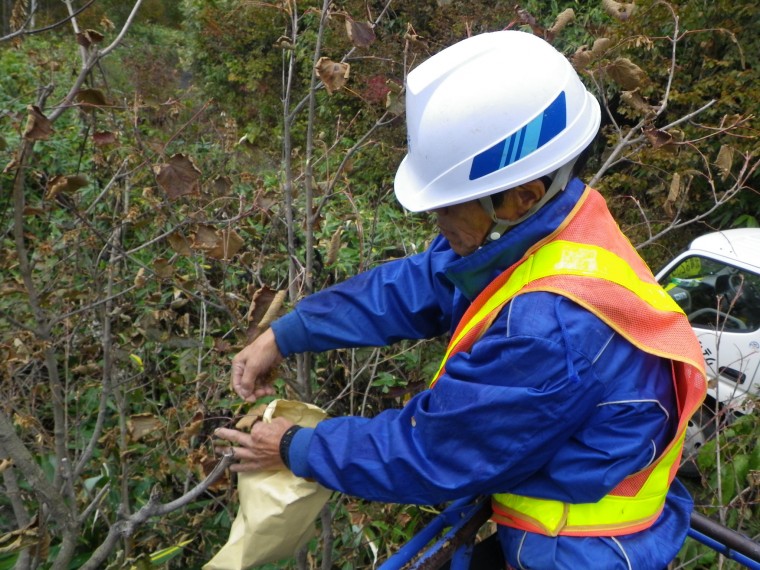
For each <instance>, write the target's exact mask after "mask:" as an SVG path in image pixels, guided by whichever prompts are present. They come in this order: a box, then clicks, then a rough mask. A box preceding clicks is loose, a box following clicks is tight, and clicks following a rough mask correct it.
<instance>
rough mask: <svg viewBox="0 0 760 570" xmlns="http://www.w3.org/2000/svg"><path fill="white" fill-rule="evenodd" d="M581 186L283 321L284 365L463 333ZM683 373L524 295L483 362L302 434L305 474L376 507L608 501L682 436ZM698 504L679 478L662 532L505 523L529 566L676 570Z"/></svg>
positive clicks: (333, 293)
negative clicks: (567, 531) (477, 306)
mask: <svg viewBox="0 0 760 570" xmlns="http://www.w3.org/2000/svg"><path fill="white" fill-rule="evenodd" d="M583 189H584V185H583V183H582V182H581V181H580V180H577V179H575V180H573V181H572V182H571V183H570V184H569V185H568V187H567V188H566V189H565V190H564V191H563V192H562V193H561V194H560V195H559V196H558V197H556V198H555V199H554V200H552V201H551V202H549V203H548V204H547V205H546V206H544V207H543V208H542V209H541V210H539V211H538V212H537V213H536V214H535V215H533V216H532V217H531V218H529V219H528V220H526V221H525V222H523V223H521V224H519V225H518V226H516V227H514V228H512V229H511V230H510V231H509V232H507V233H506V234H505V235H504V236H502V237H501V238H500V239H499V240H496V241H494V242H491V243H488V244H486V245H484V246H483V247H482V248H480V249H479V250H477V251H476V252H474V253H472V254H470V255H468V256H466V257H460V256H459V255H457V254H456V253H454V252H453V251H452V250H451V248H450V246H449V244H448V242H447V241H446V239H445V238H443V237H442V236H439V237H438V238H436V239H435V240H434V241H433V243H432V244H431V245H430V247H429V248H428V249H427V250H426V251H425V252H423V253H421V254H419V255H415V256H411V257H408V258H405V259H402V260H397V261H393V262H389V263H386V264H384V265H381V266H378V267H376V268H375V269H372V270H370V271H367V272H365V273H362V274H360V275H358V276H356V277H353V278H351V279H349V280H347V281H345V282H343V283H340V284H338V285H335V286H333V287H331V288H329V289H325V290H323V291H320V292H319V293H316V294H314V295H311V296H309V297H307V298H305V299H303V300H302V301H301V302H300V303H299V304H298V305H297V307H296V308H295V310H294V311H292V312H291V313H289V314H288V315H286V316H284V317H283V318H281V319H279V320H277V321H276V322H274V323H273V325H272V328H273V330H274V333H275V338H276V341H277V344H278V346H279V348H280V350H281V351H282V353H283V354H284V355H286V356H287V355H290V354H293V353H297V352H305V351H312V352H319V351H324V350H328V349H333V348H339V347H344V348H345V347H358V346H382V345H387V344H390V343H393V342H394V341H397V340H400V339H418V338H430V337H434V336H438V335H441V334H445V333H451V332H452V331H453V329H454V328H455V327H456V325H457V323H458V322H459V319H460V318H461V316H462V314H463V313H464V311H465V310H466V308H467V306H468V305H469V304H470V303H471V301H472V300H473V299H474V298H475V296H477V294H478V293H480V291H481V290H482V289H483V288H484V287H485V286H486V285H487V284H488V283H489V282H490V281H491V280H492V279H493V278H494V277H496V275H498V274H499V273H500V272H501V271H503V270H504V269H506V268H507V267H509V266H510V265H511V264H512V263H514V262H515V261H517V260H518V259H519V258H520V257H521V256H522V254H523V253H524V252H525V251H526V249H527V248H528V247H529V246H531V245H533V244H534V243H536V242H537V241H538V240H540V239H542V238H544V237H546V236H547V235H549V234H550V233H551V232H552V231H554V230H555V229H556V228H557V226H558V225H559V224H560V223H561V222H562V221H563V220H564V219H565V217H566V216H567V215H568V213H569V212H570V211H571V210H572V208H573V206H574V205H575V204H576V202H577V201H578V199H579V197H580V195H581V193H582V191H583ZM675 409H676V408H675V401H674V394H673V380H672V376H671V372H670V365H669V362H668V361H665V360H663V359H661V358H659V357H656V356H653V355H650V354H647V353H644V352H643V351H641V350H639V349H638V348H636V347H635V346H633V345H632V344H630V343H629V342H628V341H627V340H625V339H624V338H622V337H621V336H620V335H619V334H617V333H616V332H614V331H613V330H612V329H611V328H610V327H609V326H607V325H606V324H605V323H604V322H602V321H601V320H600V319H599V318H598V317H596V316H595V315H594V314H592V313H590V312H589V311H587V310H586V309H584V308H582V307H580V306H579V305H577V304H575V303H574V302H572V301H570V300H569V299H567V298H565V297H562V296H559V295H556V294H553V293H548V292H531V293H526V294H523V295H519V296H517V297H515V298H514V299H512V300H511V301H510V302H509V303H508V304H507V305H506V306H505V308H504V309H503V310H502V312H501V313H500V315H499V317H497V319H496V320H495V321H494V323H493V324H492V325H491V327H490V328H489V329H488V330H487V331H486V333H485V334H484V335H483V336H482V337H481V338H480V339H479V340H478V341H477V342H476V343H475V345H474V346H473V347H472V349H471V350H470V352H468V353H459V354H457V355H455V356H453V357H452V358H451V359H449V361H448V362H447V364H446V371H445V373H444V374H443V375H442V376H441V377H440V378H439V380H438V383H437V384H436V386H435V387H434V388H432V389H429V390H425V391H423V392H422V393H420V394H418V395H417V396H415V397H414V398H412V399H411V400H410V401H409V403H408V404H407V405H406V406H404V407H403V408H402V409H400V410H388V411H385V412H382V413H380V414H379V415H377V416H376V417H374V418H362V417H338V418H333V419H329V420H325V421H323V422H322V423H321V424H319V425H318V426H317V427H316V428H315V429H302V430H300V431H298V432H297V433H296V436H295V438H294V439H293V442H292V444H291V447H290V450H289V459H290V465H291V469H292V470H293V472H294V473H295V474H296V475H300V476H302V477H311V478H314V479H316V480H317V481H319V482H320V483H321V484H323V485H324V486H326V487H328V488H331V489H335V490H338V491H341V492H344V493H347V494H350V495H354V496H358V497H363V498H365V499H369V500H375V501H384V502H395V503H413V504H440V503H442V502H445V501H449V500H453V499H457V498H460V497H463V496H469V495H474V494H493V493H497V492H500V493H503V492H509V493H515V494H519V495H528V496H532V497H541V498H548V499H556V500H560V501H565V502H578V503H587V502H595V501H597V500H599V499H600V498H602V497H603V496H604V495H606V494H607V493H608V492H609V491H610V490H611V489H613V488H614V487H615V486H616V485H617V484H618V483H619V482H620V481H621V480H622V479H623V478H624V477H626V476H627V475H629V474H631V473H633V472H636V471H638V470H640V469H642V468H644V467H646V466H647V465H648V464H649V463H650V462H652V461H653V460H654V459H655V458H656V457H657V455H658V454H659V453H660V452H661V451H662V450H663V449H664V448H665V446H666V445H667V444H668V442H669V439H670V438H671V437H672V435H673V433H674V431H675V427H676V425H677V417H676V412H675ZM691 508H692V503H691V499H690V497H689V495H688V493H687V492H686V491H685V489H684V488H683V487H682V486H681V485H680V483H678V482H676V483H674V485H673V486H672V487H671V490H670V492H669V493H668V499H667V501H666V505H665V509H664V511H663V513H662V515H661V516H660V518H659V519H658V520H657V522H656V523H655V524H654V525H653V526H652V527H651V528H649V529H647V530H645V531H643V532H639V533H636V534H632V535H626V536H618V537H614V538H612V537H581V538H579V537H569V536H560V537H556V538H552V537H547V536H543V535H538V534H533V533H526V532H524V531H520V530H516V529H512V528H508V527H503V526H499V535H500V539H501V542H502V546H503V548H504V551H505V555H506V557H507V561H508V562H509V563H510V564H511V565H512V566H514V567H515V568H531V569H559V568H568V569H569V568H573V569H577V568H605V569H612V568H621V569H653V570H662V569H663V568H665V566H666V565H667V564H668V562H670V561H671V560H672V559H673V558H674V557H675V555H676V554H677V552H678V550H679V547H680V545H681V544H682V543H683V540H684V538H685V536H686V532H687V530H688V527H689V515H690V512H691Z"/></svg>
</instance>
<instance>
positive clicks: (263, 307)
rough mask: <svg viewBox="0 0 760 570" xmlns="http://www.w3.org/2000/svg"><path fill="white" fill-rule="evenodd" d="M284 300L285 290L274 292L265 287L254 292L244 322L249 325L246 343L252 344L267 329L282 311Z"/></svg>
mask: <svg viewBox="0 0 760 570" xmlns="http://www.w3.org/2000/svg"><path fill="white" fill-rule="evenodd" d="M286 298H287V290H284V289H283V290H282V291H275V290H273V289H270V288H269V287H266V286H265V287H262V288H260V289H257V290H256V291H254V293H253V294H252V295H251V304H250V305H249V307H248V313H247V314H246V320H247V321H248V322H249V323H250V326H249V327H248V343H251V342H253V341H254V340H255V339H256V338H257V337H258V336H259V335H260V334H261V333H262V332H264V331H265V330H266V329H267V327H269V325H270V323H271V322H272V321H273V320H274V319H275V318H276V317H277V315H278V314H279V312H280V310H281V309H282V306H283V304H284V303H285V299H286Z"/></svg>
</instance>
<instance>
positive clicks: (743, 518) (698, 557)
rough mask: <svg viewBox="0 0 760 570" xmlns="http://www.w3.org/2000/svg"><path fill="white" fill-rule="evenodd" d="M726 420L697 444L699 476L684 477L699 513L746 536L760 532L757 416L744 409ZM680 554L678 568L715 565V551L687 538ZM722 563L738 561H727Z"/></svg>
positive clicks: (759, 427) (733, 565)
mask: <svg viewBox="0 0 760 570" xmlns="http://www.w3.org/2000/svg"><path fill="white" fill-rule="evenodd" d="M725 419H726V427H725V428H723V429H721V430H719V432H718V434H717V437H715V438H713V439H710V440H709V441H708V442H706V443H705V444H704V445H703V446H702V447H701V448H700V449H699V455H698V457H697V465H698V467H699V470H700V473H701V477H700V480H699V481H686V482H687V484H689V485H688V486H689V489H690V491H691V492H692V494H693V496H694V502H695V505H696V508H697V510H698V511H699V512H701V513H702V514H705V515H707V516H710V517H711V518H713V519H715V520H720V521H723V522H724V524H725V525H726V526H728V527H729V528H732V529H735V530H738V531H739V532H741V533H742V534H745V535H746V536H750V537H752V536H757V534H758V533H760V523H759V522H758V517H757V504H758V500H760V495H759V494H758V486H757V480H758V476H760V448H758V446H757V434H758V433H759V432H760V418H759V417H758V416H757V414H748V415H740V416H738V417H736V418H729V417H726V418H725ZM678 559H679V561H681V562H682V563H683V565H682V566H679V568H681V567H682V568H689V569H707V568H714V567H715V564H716V559H717V554H716V553H715V551H713V550H711V549H709V548H708V547H706V546H704V545H701V544H699V543H697V542H694V541H687V542H686V544H685V545H684V547H683V548H682V550H681V552H680V553H679V557H678ZM723 567H724V568H741V567H742V566H741V565H739V564H737V563H735V562H732V561H726V562H725V564H724V565H723Z"/></svg>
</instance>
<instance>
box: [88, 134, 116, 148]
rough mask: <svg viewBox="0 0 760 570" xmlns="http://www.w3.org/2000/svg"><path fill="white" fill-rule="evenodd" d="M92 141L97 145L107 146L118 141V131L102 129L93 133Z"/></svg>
mask: <svg viewBox="0 0 760 570" xmlns="http://www.w3.org/2000/svg"><path fill="white" fill-rule="evenodd" d="M92 142H93V143H95V145H96V146H106V145H109V144H114V143H116V133H113V132H111V131H100V132H97V133H94V134H93V135H92Z"/></svg>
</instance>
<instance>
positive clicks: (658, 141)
mask: <svg viewBox="0 0 760 570" xmlns="http://www.w3.org/2000/svg"><path fill="white" fill-rule="evenodd" d="M644 136H646V138H647V140H648V141H649V144H651V145H652V147H653V148H660V147H663V146H665V145H668V144H671V143H672V142H673V136H672V135H671V134H670V133H669V132H667V131H661V130H660V129H655V128H649V129H644Z"/></svg>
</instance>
